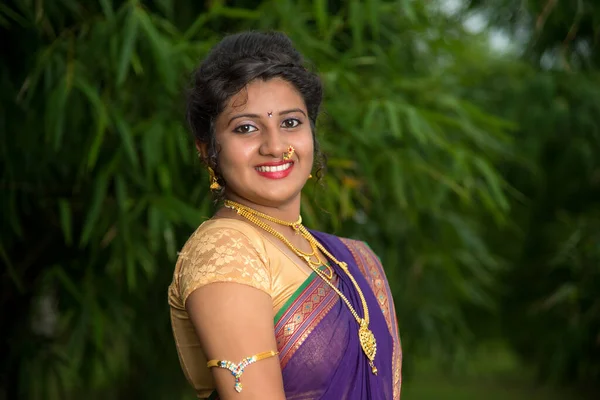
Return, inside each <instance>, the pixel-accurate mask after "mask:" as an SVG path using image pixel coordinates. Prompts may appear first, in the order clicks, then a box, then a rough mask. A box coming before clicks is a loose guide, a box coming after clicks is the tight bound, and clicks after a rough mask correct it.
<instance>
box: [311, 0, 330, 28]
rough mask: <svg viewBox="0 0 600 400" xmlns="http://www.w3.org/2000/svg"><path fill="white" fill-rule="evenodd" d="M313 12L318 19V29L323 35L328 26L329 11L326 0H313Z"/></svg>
mask: <svg viewBox="0 0 600 400" xmlns="http://www.w3.org/2000/svg"><path fill="white" fill-rule="evenodd" d="M313 12H314V15H315V20H316V21H317V29H318V30H319V32H320V34H321V35H323V34H324V33H325V31H326V30H327V26H328V17H329V15H328V13H327V1H326V0H313Z"/></svg>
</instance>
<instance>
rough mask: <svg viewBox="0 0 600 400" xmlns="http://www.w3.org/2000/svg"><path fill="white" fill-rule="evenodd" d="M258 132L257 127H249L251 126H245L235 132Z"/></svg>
mask: <svg viewBox="0 0 600 400" xmlns="http://www.w3.org/2000/svg"><path fill="white" fill-rule="evenodd" d="M256 130H257V129H256V127H254V126H252V125H249V124H245V125H240V126H238V127H237V128H235V129H234V130H233V131H234V132H237V133H250V132H254V131H256Z"/></svg>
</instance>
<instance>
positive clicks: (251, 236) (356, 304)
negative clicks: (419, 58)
mask: <svg viewBox="0 0 600 400" xmlns="http://www.w3.org/2000/svg"><path fill="white" fill-rule="evenodd" d="M321 99H322V88H321V82H320V80H319V78H318V77H317V76H316V75H315V74H313V73H311V72H310V71H308V70H306V69H305V68H304V66H303V60H302V57H301V55H300V54H299V53H298V52H297V51H296V50H295V49H294V47H293V45H292V43H291V42H290V40H289V39H288V38H287V37H286V36H285V35H283V34H281V33H257V32H246V33H241V34H236V35H232V36H228V37H226V38H224V39H223V40H222V41H221V42H220V43H219V44H218V45H217V46H216V47H215V48H214V49H213V50H212V51H211V53H210V54H209V55H208V57H207V58H206V59H205V60H204V62H203V63H202V64H201V66H200V67H199V69H198V70H197V71H196V73H195V76H194V82H193V88H192V89H191V92H190V96H189V103H188V112H187V114H188V122H189V124H190V127H191V130H192V132H193V134H194V137H195V141H196V146H197V149H198V152H199V155H200V157H201V159H202V161H203V162H204V163H205V164H206V165H207V167H208V168H209V172H210V174H211V183H210V187H211V190H213V191H214V193H215V194H216V195H217V196H218V198H219V199H220V200H223V206H222V207H221V208H220V209H218V211H217V212H216V213H215V215H214V216H213V217H212V218H211V219H210V220H208V221H206V222H204V223H203V224H202V225H201V226H200V227H199V228H198V229H197V230H196V232H195V233H194V234H193V235H192V236H191V237H190V239H189V240H188V242H187V243H186V244H185V246H184V247H183V249H182V251H181V252H180V256H179V259H178V261H177V265H176V268H175V272H174V277H173V282H172V284H171V286H170V287H169V304H170V306H171V322H172V325H173V332H174V336H175V342H176V346H177V350H178V353H179V358H180V361H181V366H182V368H183V370H184V373H185V374H186V377H187V379H188V380H189V382H190V383H191V384H192V385H193V386H194V388H195V389H196V392H197V394H198V397H199V398H220V399H224V400H225V399H238V400H245V399H268V400H271V399H272V400H279V399H288V400H290V399H327V400H329V399H331V400H333V399H335V400H339V399H357V400H358V399H373V400H380V399H381V400H383V399H399V398H400V364H401V349H400V341H399V338H398V332H397V324H396V319H395V312H394V305H393V300H392V297H391V294H390V290H389V287H388V284H387V281H386V279H385V275H384V272H383V269H382V267H381V264H380V263H379V260H378V258H377V257H376V256H375V254H373V252H372V251H371V250H370V249H369V247H368V246H367V245H366V244H365V243H362V242H359V241H354V240H349V239H342V238H338V237H335V236H332V235H328V234H325V233H321V232H314V231H308V230H307V229H306V228H305V227H304V226H303V225H302V223H301V218H300V217H299V215H300V198H301V191H302V188H303V186H304V185H305V183H306V181H307V180H308V179H309V178H310V177H311V171H312V169H313V167H314V165H313V164H315V163H317V167H319V168H318V170H320V165H319V164H320V162H319V160H320V159H321V157H320V156H321V154H320V152H319V148H318V143H317V139H316V137H315V122H316V119H317V115H318V112H319V107H320V104H321ZM315 159H316V161H315Z"/></svg>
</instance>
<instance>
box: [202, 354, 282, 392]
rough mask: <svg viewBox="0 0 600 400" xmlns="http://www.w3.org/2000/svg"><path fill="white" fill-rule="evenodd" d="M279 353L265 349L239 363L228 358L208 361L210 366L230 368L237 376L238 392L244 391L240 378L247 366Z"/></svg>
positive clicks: (236, 385)
mask: <svg viewBox="0 0 600 400" xmlns="http://www.w3.org/2000/svg"><path fill="white" fill-rule="evenodd" d="M277 354H279V352H278V351H273V350H271V351H263V352H262V353H258V354H255V355H253V356H250V357H246V358H244V359H243V360H242V361H240V362H239V364H236V363H234V362H233V361H227V360H210V361H209V362H207V363H206V366H207V367H208V368H212V367H219V368H225V369H228V370H229V371H230V372H231V375H233V377H234V378H235V384H234V386H233V387H234V389H235V391H236V392H238V393H239V392H241V391H242V382H240V378H241V377H242V374H243V373H244V368H246V367H247V366H248V365H250V364H254V363H255V362H257V361H260V360H264V359H265V358H269V357H273V356H276V355H277Z"/></svg>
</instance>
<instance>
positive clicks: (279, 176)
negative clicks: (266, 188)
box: [255, 161, 294, 179]
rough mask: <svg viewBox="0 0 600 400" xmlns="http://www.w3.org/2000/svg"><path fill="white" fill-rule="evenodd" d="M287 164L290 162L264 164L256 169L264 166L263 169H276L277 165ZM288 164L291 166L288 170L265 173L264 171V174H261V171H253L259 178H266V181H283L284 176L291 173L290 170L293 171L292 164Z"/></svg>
mask: <svg viewBox="0 0 600 400" xmlns="http://www.w3.org/2000/svg"><path fill="white" fill-rule="evenodd" d="M287 163H290V162H289V161H285V162H276V163H266V164H261V165H257V167H262V166H265V167H267V166H268V167H271V166H274V167H276V166H278V165H283V164H287ZM290 164H292V165H290V167H289V168H288V169H286V170H283V171H273V172H267V171H265V172H262V171H257V170H256V169H255V171H256V173H258V174H259V175H260V176H262V177H265V178H268V179H283V178H285V177H286V176H288V175H289V174H290V173H291V172H292V169H294V163H293V162H292V163H290Z"/></svg>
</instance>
